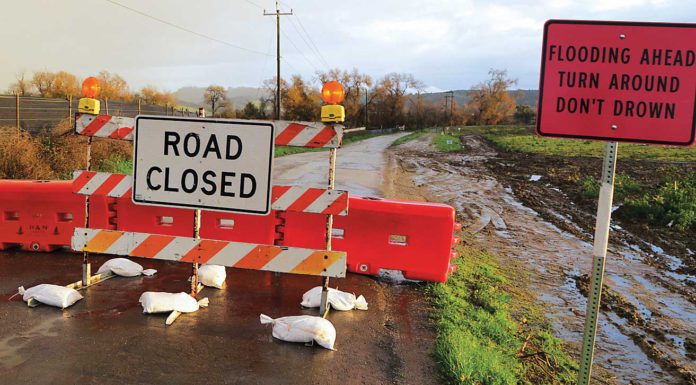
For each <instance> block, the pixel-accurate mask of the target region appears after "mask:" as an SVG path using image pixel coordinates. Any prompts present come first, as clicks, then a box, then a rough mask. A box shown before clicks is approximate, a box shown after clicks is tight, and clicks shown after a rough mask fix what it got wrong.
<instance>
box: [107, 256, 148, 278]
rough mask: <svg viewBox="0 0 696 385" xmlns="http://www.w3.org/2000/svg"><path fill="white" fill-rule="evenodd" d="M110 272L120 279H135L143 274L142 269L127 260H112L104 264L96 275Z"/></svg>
mask: <svg viewBox="0 0 696 385" xmlns="http://www.w3.org/2000/svg"><path fill="white" fill-rule="evenodd" d="M109 270H111V272H113V273H114V274H116V275H120V276H121V277H137V276H139V275H141V274H142V273H143V267H142V266H141V265H140V264H138V263H135V262H133V261H131V260H130V259H127V258H113V259H109V260H108V261H106V262H104V264H103V265H101V267H100V268H99V270H97V274H101V273H105V272H107V271H109Z"/></svg>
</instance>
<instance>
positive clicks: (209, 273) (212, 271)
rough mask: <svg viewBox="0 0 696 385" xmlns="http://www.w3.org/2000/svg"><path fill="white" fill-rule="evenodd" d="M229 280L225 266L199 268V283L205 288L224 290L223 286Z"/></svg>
mask: <svg viewBox="0 0 696 385" xmlns="http://www.w3.org/2000/svg"><path fill="white" fill-rule="evenodd" d="M226 278H227V271H226V270H225V266H220V265H201V267H199V268H198V282H200V283H202V284H203V285H205V286H210V287H215V288H218V289H222V285H223V284H224V283H225V279H226Z"/></svg>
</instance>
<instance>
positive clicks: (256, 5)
mask: <svg viewBox="0 0 696 385" xmlns="http://www.w3.org/2000/svg"><path fill="white" fill-rule="evenodd" d="M244 1H246V2H247V3H249V4H251V5H253V6H255V7H258V8H261V9H263V7H262V6H260V5H259V4H258V3H254V2H253V1H251V0H244Z"/></svg>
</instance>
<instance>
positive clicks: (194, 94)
mask: <svg viewBox="0 0 696 385" xmlns="http://www.w3.org/2000/svg"><path fill="white" fill-rule="evenodd" d="M205 89H206V87H183V88H179V89H178V90H176V91H175V92H174V97H175V98H176V100H178V101H179V102H180V103H181V104H185V105H189V106H202V105H203V104H205V103H204V101H203V93H205ZM263 93H264V91H263V89H261V88H255V87H229V88H228V89H227V99H228V100H231V101H232V102H234V106H235V108H242V107H244V105H245V104H247V102H252V101H257V100H258V99H259V98H260V97H262V96H263Z"/></svg>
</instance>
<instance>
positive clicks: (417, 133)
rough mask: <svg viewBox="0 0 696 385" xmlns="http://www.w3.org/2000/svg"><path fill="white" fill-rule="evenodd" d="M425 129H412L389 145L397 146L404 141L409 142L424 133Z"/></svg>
mask: <svg viewBox="0 0 696 385" xmlns="http://www.w3.org/2000/svg"><path fill="white" fill-rule="evenodd" d="M425 133H426V131H425V130H418V131H414V132H412V133H410V134H408V135H406V136H402V137H400V138H399V139H397V140H395V141H394V143H392V144H391V146H392V147H393V146H398V145H400V144H404V143H406V142H410V141H412V140H416V139H418V138H420V137H421V136H423V135H425Z"/></svg>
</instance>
